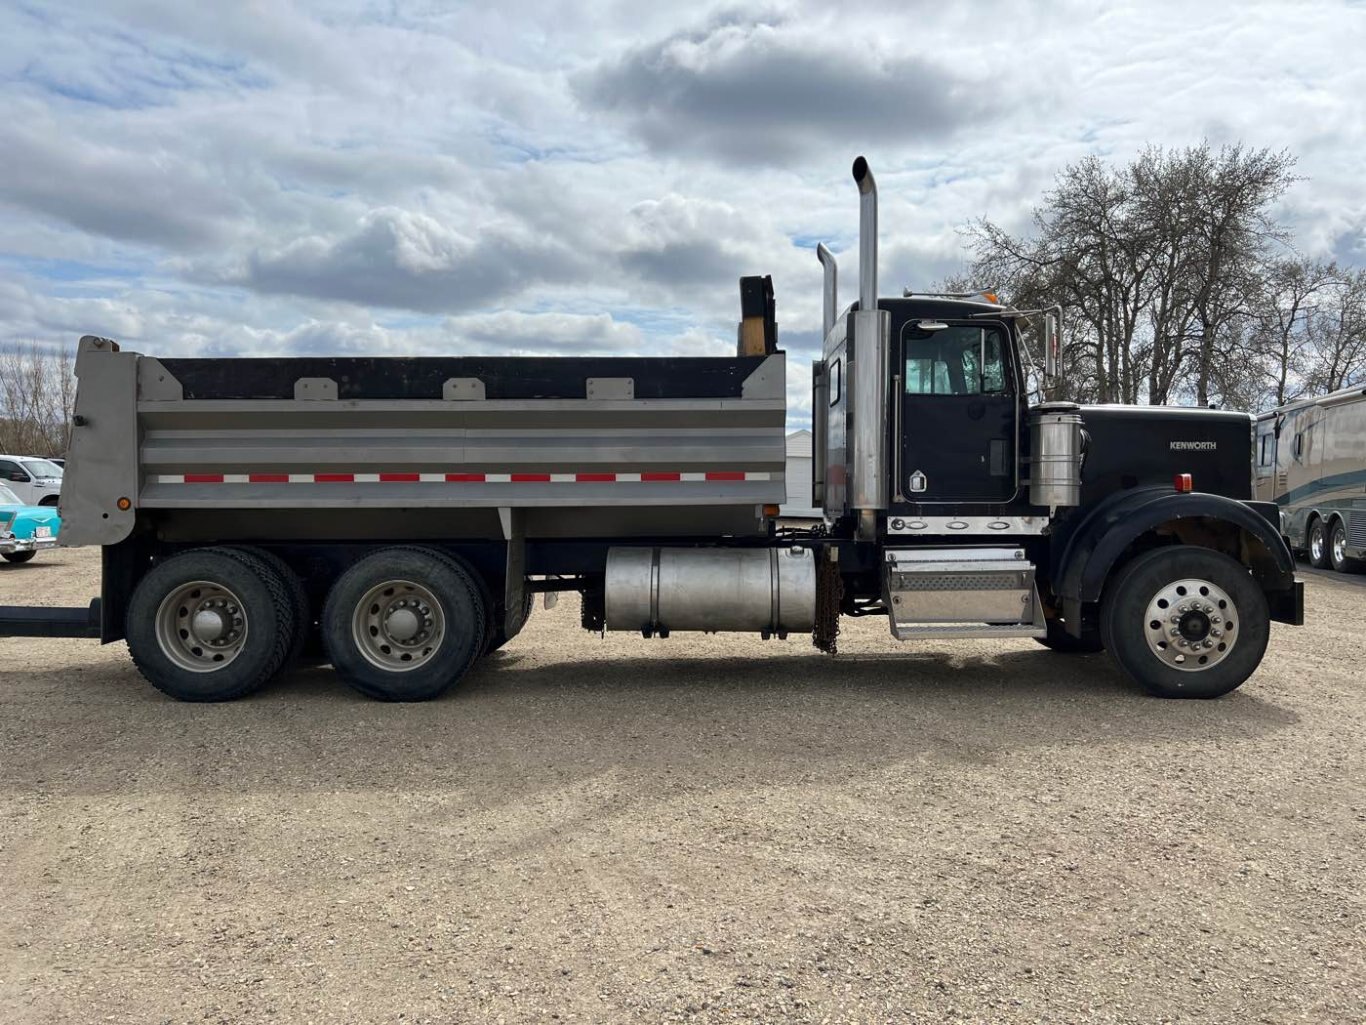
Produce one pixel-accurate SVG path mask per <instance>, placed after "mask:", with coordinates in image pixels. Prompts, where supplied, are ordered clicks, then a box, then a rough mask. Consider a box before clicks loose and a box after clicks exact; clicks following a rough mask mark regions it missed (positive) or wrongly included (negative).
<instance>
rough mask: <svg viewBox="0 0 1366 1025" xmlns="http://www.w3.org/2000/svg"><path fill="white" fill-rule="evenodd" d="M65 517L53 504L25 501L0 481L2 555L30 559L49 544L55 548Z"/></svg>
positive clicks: (19, 560) (26, 560) (12, 560)
mask: <svg viewBox="0 0 1366 1025" xmlns="http://www.w3.org/2000/svg"><path fill="white" fill-rule="evenodd" d="M61 529H62V518H61V517H60V516H58V515H57V509H56V508H55V507H54V506H50V505H24V503H23V502H21V501H19V496H18V495H16V494H15V493H14V492H13V491H11V490H10V489H9V488H8V487H6V486H5V485H4V484H0V558H3V559H4V560H5V561H6V562H28V560H29V559H31V558H33V557H34V556H35V555H37V554H38V553H39V552H41V551H42V550H43V549H45V548H55V547H56V545H57V532H58V531H59V530H61Z"/></svg>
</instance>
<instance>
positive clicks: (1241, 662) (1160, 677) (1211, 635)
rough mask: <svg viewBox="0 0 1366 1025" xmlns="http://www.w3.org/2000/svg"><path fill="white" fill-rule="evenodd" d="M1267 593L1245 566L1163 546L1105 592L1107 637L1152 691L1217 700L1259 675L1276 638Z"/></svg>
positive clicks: (1124, 665)
mask: <svg viewBox="0 0 1366 1025" xmlns="http://www.w3.org/2000/svg"><path fill="white" fill-rule="evenodd" d="M1270 633H1271V628H1270V614H1269V612H1268V609H1267V604H1266V596H1265V595H1264V594H1262V591H1261V588H1259V587H1258V586H1257V584H1256V582H1255V581H1254V580H1253V579H1252V575H1251V574H1250V573H1248V571H1247V569H1246V568H1245V567H1244V566H1242V565H1241V564H1240V563H1238V562H1236V561H1234V560H1233V559H1231V558H1229V557H1228V556H1227V555H1223V554H1222V553H1220V552H1214V551H1210V550H1209V549H1206V548H1196V547H1193V546H1190V545H1175V546H1172V547H1170V548H1159V549H1157V550H1156V551H1151V552H1148V553H1146V554H1144V555H1140V556H1139V557H1138V558H1136V559H1134V560H1133V561H1132V562H1130V563H1129V564H1128V565H1126V566H1124V567H1123V568H1122V569H1121V570H1120V571H1119V573H1118V575H1117V576H1116V577H1115V578H1114V579H1113V581H1112V582H1111V583H1110V585H1109V586H1107V587H1106V591H1105V599H1104V601H1103V602H1102V604H1101V635H1102V637H1103V638H1104V640H1105V647H1106V648H1107V649H1108V650H1109V652H1110V654H1111V655H1112V656H1113V657H1114V659H1115V661H1116V663H1118V665H1119V667H1120V669H1122V670H1123V671H1124V673H1125V674H1126V675H1127V676H1129V678H1130V679H1132V680H1134V681H1135V682H1136V683H1138V684H1139V685H1140V686H1142V687H1143V688H1144V689H1145V690H1147V691H1148V692H1149V693H1150V694H1156V695H1159V696H1161V697H1173V698H1214V697H1218V696H1219V695H1221V694H1227V693H1228V692H1229V691H1231V690H1233V689H1235V688H1236V687H1238V686H1239V685H1240V684H1242V682H1243V681H1244V680H1246V679H1247V678H1248V677H1249V676H1251V675H1252V673H1253V671H1254V670H1256V668H1257V666H1258V664H1259V663H1260V662H1261V660H1262V655H1263V654H1264V653H1265V652H1266V644H1267V640H1268V638H1269V637H1270Z"/></svg>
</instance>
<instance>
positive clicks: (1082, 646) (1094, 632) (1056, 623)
mask: <svg viewBox="0 0 1366 1025" xmlns="http://www.w3.org/2000/svg"><path fill="white" fill-rule="evenodd" d="M1047 626H1048V636H1047V637H1036V638H1034V639H1035V640H1036V641H1038V642H1039V643H1040V644H1042V645H1043V646H1044V647H1045V648H1049V649H1051V650H1053V651H1056V652H1058V653H1060V654H1064V655H1094V654H1095V653H1096V652H1098V651H1104V650H1105V642H1104V641H1102V640H1101V639H1100V630H1099V629H1098V628H1095V627H1091V628H1089V629H1088V628H1085V627H1083V628H1082V632H1081V636H1080V637H1073V636H1072V635H1071V634H1070V633H1068V632H1067V627H1066V626H1064V625H1063V621H1062V620H1061V619H1050V620H1048V621H1047Z"/></svg>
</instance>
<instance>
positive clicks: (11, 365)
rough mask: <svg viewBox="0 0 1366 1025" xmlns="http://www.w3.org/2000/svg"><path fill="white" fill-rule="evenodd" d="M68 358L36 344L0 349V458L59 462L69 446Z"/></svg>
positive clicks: (72, 389)
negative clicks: (4, 454) (2, 454)
mask: <svg viewBox="0 0 1366 1025" xmlns="http://www.w3.org/2000/svg"><path fill="white" fill-rule="evenodd" d="M75 403H76V378H75V376H74V374H73V365H72V359H71V354H70V353H69V352H67V351H66V350H65V349H45V348H43V347H41V346H39V345H37V344H36V343H30V344H28V345H22V346H11V347H8V348H4V349H0V452H10V453H13V454H15V455H42V456H61V455H63V454H64V453H65V452H66V448H67V445H68V444H69V443H70V441H71V413H72V409H73V407H74V406H75Z"/></svg>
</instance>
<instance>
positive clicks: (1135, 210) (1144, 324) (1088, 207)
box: [967, 144, 1295, 405]
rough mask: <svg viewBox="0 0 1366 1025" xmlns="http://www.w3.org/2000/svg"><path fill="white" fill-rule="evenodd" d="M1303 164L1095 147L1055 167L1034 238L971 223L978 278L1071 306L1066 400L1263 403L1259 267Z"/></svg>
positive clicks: (1207, 152)
mask: <svg viewBox="0 0 1366 1025" xmlns="http://www.w3.org/2000/svg"><path fill="white" fill-rule="evenodd" d="M1293 166H1294V161H1293V159H1292V158H1291V157H1290V156H1289V155H1288V154H1286V153H1283V152H1282V153H1277V152H1272V151H1270V150H1246V149H1244V148H1243V147H1242V146H1228V147H1224V148H1223V149H1220V150H1219V151H1217V152H1215V151H1213V150H1211V149H1210V147H1209V146H1208V144H1202V145H1200V146H1195V147H1191V148H1188V149H1182V150H1164V149H1161V148H1158V147H1152V148H1149V149H1147V150H1145V151H1144V152H1143V153H1141V154H1140V155H1139V156H1138V157H1137V158H1135V159H1134V160H1133V161H1131V162H1130V163H1129V164H1127V165H1125V166H1123V167H1118V168H1114V167H1110V166H1109V165H1107V164H1105V163H1104V162H1103V161H1101V160H1099V159H1098V158H1096V157H1088V158H1086V159H1084V160H1082V161H1080V162H1079V163H1077V164H1073V165H1071V166H1069V167H1067V168H1065V169H1064V170H1063V171H1062V172H1061V173H1060V174H1059V175H1058V178H1057V182H1056V184H1055V186H1054V188H1053V189H1052V190H1051V191H1050V192H1048V193H1047V194H1046V195H1045V196H1044V198H1043V202H1042V204H1041V205H1040V206H1039V207H1038V208H1037V209H1036V210H1035V214H1034V231H1033V232H1032V234H1031V235H1030V236H1029V237H1026V238H1018V237H1015V236H1012V235H1011V234H1010V233H1009V232H1006V231H1005V230H1004V229H1002V228H1000V227H999V226H997V225H994V224H992V223H991V222H989V221H981V222H979V223H977V224H975V225H973V226H972V227H971V228H969V229H968V231H967V235H968V240H969V244H970V245H971V246H972V247H973V249H974V251H975V257H976V260H975V263H974V265H973V268H972V272H971V276H972V277H974V278H977V279H982V280H985V279H990V280H992V281H993V283H1000V284H1001V287H1002V288H1003V289H1008V291H1007V294H1009V295H1010V296H1011V298H1012V300H1013V301H1016V302H1017V303H1029V304H1031V305H1033V304H1036V303H1037V304H1040V305H1045V304H1048V303H1051V302H1062V303H1063V304H1064V305H1065V306H1066V307H1067V308H1068V309H1069V311H1070V313H1071V316H1070V317H1069V320H1070V323H1069V324H1068V325H1066V326H1067V327H1068V329H1069V335H1068V344H1069V346H1070V347H1071V357H1072V358H1071V360H1070V365H1069V366H1068V372H1069V373H1070V374H1072V375H1073V376H1072V378H1071V379H1070V381H1069V382H1068V387H1067V389H1066V390H1067V391H1068V392H1070V393H1071V394H1070V395H1069V397H1075V398H1081V399H1085V400H1090V401H1100V402H1125V403H1134V402H1138V401H1140V399H1143V400H1145V401H1147V402H1150V403H1165V402H1169V401H1172V400H1173V399H1175V398H1180V397H1185V398H1187V399H1188V400H1189V399H1192V398H1193V399H1194V400H1195V401H1196V402H1198V403H1200V404H1201V405H1205V404H1208V403H1210V402H1212V401H1215V400H1219V401H1222V402H1225V403H1227V402H1230V401H1233V402H1238V403H1243V402H1248V401H1255V398H1256V396H1257V395H1258V394H1259V378H1258V375H1256V374H1253V373H1249V367H1248V350H1249V347H1250V346H1252V345H1253V344H1254V342H1256V341H1257V340H1258V339H1260V338H1261V335H1260V334H1259V333H1258V331H1257V330H1256V328H1257V325H1258V320H1257V318H1258V315H1259V312H1260V310H1261V297H1262V289H1263V286H1262V281H1261V274H1260V271H1261V268H1262V267H1263V265H1264V264H1265V263H1266V262H1267V259H1268V255H1267V254H1268V252H1269V250H1270V247H1271V246H1272V244H1273V243H1275V242H1278V241H1281V240H1282V239H1283V237H1284V232H1283V230H1282V229H1281V228H1280V227H1279V226H1278V225H1277V224H1276V223H1275V222H1274V221H1273V220H1272V219H1271V217H1270V214H1269V210H1270V206H1271V204H1272V203H1273V202H1274V201H1275V200H1276V199H1277V198H1278V197H1279V196H1280V195H1281V194H1282V193H1283V192H1284V191H1285V189H1286V188H1288V187H1289V186H1290V184H1291V183H1292V182H1293V181H1294V180H1295V179H1294V177H1293V176H1292V174H1291V170H1292V168H1293Z"/></svg>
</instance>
